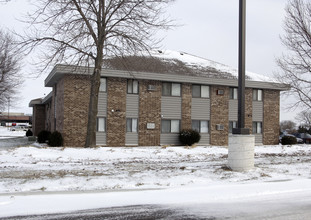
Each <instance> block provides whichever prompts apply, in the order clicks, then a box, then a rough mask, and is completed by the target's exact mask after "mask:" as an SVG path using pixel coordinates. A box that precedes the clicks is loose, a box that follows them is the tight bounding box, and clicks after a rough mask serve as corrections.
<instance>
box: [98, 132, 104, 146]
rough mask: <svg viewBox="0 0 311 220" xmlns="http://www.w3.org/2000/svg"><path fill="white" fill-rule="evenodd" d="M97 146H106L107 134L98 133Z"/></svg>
mask: <svg viewBox="0 0 311 220" xmlns="http://www.w3.org/2000/svg"><path fill="white" fill-rule="evenodd" d="M96 145H106V133H105V132H96Z"/></svg>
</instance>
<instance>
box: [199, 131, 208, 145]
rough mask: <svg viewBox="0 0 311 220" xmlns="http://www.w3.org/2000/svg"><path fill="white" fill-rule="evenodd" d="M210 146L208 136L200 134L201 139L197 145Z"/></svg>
mask: <svg viewBox="0 0 311 220" xmlns="http://www.w3.org/2000/svg"><path fill="white" fill-rule="evenodd" d="M209 144H210V134H202V133H201V139H200V141H199V143H198V144H197V145H209Z"/></svg>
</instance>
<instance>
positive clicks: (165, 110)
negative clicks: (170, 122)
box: [161, 96, 181, 119]
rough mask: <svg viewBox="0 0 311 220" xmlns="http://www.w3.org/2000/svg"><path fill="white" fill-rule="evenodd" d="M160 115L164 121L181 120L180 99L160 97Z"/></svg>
mask: <svg viewBox="0 0 311 220" xmlns="http://www.w3.org/2000/svg"><path fill="white" fill-rule="evenodd" d="M161 115H162V117H163V118H165V119H181V97H171V96H162V101H161Z"/></svg>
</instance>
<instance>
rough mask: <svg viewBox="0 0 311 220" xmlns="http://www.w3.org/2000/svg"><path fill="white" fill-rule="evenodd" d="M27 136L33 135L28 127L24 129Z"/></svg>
mask: <svg viewBox="0 0 311 220" xmlns="http://www.w3.org/2000/svg"><path fill="white" fill-rule="evenodd" d="M29 136H33V133H32V131H31V130H30V129H28V131H26V137H29Z"/></svg>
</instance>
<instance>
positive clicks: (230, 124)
mask: <svg viewBox="0 0 311 220" xmlns="http://www.w3.org/2000/svg"><path fill="white" fill-rule="evenodd" d="M237 127H238V122H237V121H229V134H232V132H233V128H237Z"/></svg>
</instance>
